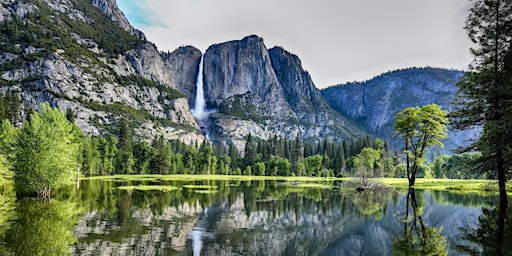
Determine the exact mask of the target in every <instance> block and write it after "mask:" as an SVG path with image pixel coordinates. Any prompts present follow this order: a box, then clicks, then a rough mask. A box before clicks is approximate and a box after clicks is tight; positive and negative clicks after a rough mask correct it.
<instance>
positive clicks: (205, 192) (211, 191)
mask: <svg viewBox="0 0 512 256" xmlns="http://www.w3.org/2000/svg"><path fill="white" fill-rule="evenodd" d="M217 192H218V191H217V190H194V193H199V194H216V193H217Z"/></svg>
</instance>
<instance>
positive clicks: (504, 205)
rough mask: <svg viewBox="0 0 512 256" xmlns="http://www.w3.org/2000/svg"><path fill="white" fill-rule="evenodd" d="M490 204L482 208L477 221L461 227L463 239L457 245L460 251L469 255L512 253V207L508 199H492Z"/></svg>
mask: <svg viewBox="0 0 512 256" xmlns="http://www.w3.org/2000/svg"><path fill="white" fill-rule="evenodd" d="M501 199H503V198H501ZM498 201H499V202H498ZM489 205H490V206H486V207H483V208H482V215H480V216H479V217H478V221H477V223H472V222H468V223H467V224H466V226H464V227H462V228H461V231H462V235H461V236H462V238H463V239H462V240H461V241H460V242H459V244H458V245H457V248H458V250H459V251H460V252H463V253H465V254H468V255H512V243H511V241H512V209H510V207H509V206H508V199H507V198H505V200H496V199H495V200H491V201H490V202H489Z"/></svg>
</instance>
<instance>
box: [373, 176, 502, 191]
mask: <svg viewBox="0 0 512 256" xmlns="http://www.w3.org/2000/svg"><path fill="white" fill-rule="evenodd" d="M379 181H381V182H382V183H384V184H386V185H388V186H391V187H394V188H408V187H409V181H408V180H407V179H406V178H382V179H379ZM414 188H415V189H430V190H451V191H458V192H496V193H497V192H498V184H497V181H495V180H452V179H423V178H420V179H416V182H415V184H414ZM507 190H508V191H511V192H512V184H508V185H507Z"/></svg>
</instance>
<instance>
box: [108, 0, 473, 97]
mask: <svg viewBox="0 0 512 256" xmlns="http://www.w3.org/2000/svg"><path fill="white" fill-rule="evenodd" d="M117 3H118V5H119V8H120V9H121V10H122V11H123V12H124V13H125V15H126V17H127V18H128V20H129V21H130V23H132V25H133V26H134V27H135V28H137V29H140V30H141V31H143V32H144V33H145V34H146V37H147V39H148V40H149V41H151V42H153V43H155V44H156V46H157V47H158V49H159V50H161V51H173V50H175V49H177V48H178V47H180V46H183V45H192V46H195V47H197V48H198V49H200V50H201V51H202V52H203V53H204V52H205V51H206V49H207V48H208V47H209V46H210V45H212V44H217V43H222V42H226V41H231V40H239V39H242V38H244V37H245V36H248V35H258V36H260V37H262V38H263V40H264V43H265V46H266V47H267V48H268V49H270V48H272V47H274V46H281V47H283V48H284V49H285V50H287V51H289V52H291V53H293V54H296V55H297V56H298V57H299V58H300V59H301V61H302V66H303V68H304V69H305V70H307V71H308V72H309V73H310V75H311V77H312V79H313V82H314V83H315V85H316V86H317V87H318V88H325V87H328V86H331V85H335V84H343V83H347V82H353V81H365V80H369V79H371V78H373V77H374V76H377V75H379V74H382V73H385V72H387V71H391V70H396V69H401V68H408V67H425V66H431V67H441V68H450V69H459V70H465V69H467V66H468V64H469V63H470V62H471V60H472V58H471V56H470V54H469V48H470V47H471V43H470V41H469V39H468V38H467V35H466V32H465V30H464V28H463V27H464V21H465V19H466V15H467V10H468V8H469V4H470V1H467V0H387V1H384V0H117Z"/></svg>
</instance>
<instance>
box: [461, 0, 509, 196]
mask: <svg viewBox="0 0 512 256" xmlns="http://www.w3.org/2000/svg"><path fill="white" fill-rule="evenodd" d="M511 13H512V2H511V1H500V0H492V1H491V0H487V1H484V0H478V1H475V2H474V4H473V7H472V8H471V9H470V13H469V16H468V18H467V20H466V26H465V29H466V31H467V33H468V36H469V38H470V39H471V41H472V42H474V43H475V44H476V45H477V48H475V49H471V53H472V55H473V57H474V60H473V63H472V64H471V65H470V72H467V73H466V74H465V75H464V76H463V78H462V80H461V81H460V82H459V83H458V84H457V86H458V87H459V92H458V95H457V100H456V102H455V104H456V106H457V110H456V112H454V113H453V114H452V116H453V120H452V121H453V123H454V124H455V127H456V128H458V129H468V128H472V127H474V126H477V125H483V132H482V136H481V137H480V139H479V140H478V141H476V142H475V143H474V144H473V145H472V147H471V148H470V149H473V148H476V149H478V150H479V151H481V152H482V159H483V160H484V161H485V163H484V164H485V165H486V167H487V168H486V169H488V170H493V173H494V175H493V176H494V177H497V178H498V183H499V187H500V191H504V190H505V183H506V175H507V173H506V171H507V170H510V167H511V165H512V155H511V154H512V153H511V151H510V148H511V145H512V129H511V128H510V127H511V126H512V120H511V119H512V117H511V115H510V111H511V109H512V48H511V43H512V25H511V24H512V16H511V15H510V14H511Z"/></svg>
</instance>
